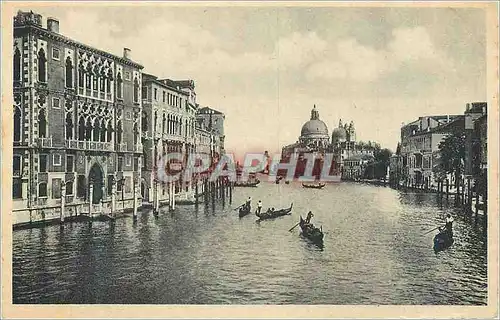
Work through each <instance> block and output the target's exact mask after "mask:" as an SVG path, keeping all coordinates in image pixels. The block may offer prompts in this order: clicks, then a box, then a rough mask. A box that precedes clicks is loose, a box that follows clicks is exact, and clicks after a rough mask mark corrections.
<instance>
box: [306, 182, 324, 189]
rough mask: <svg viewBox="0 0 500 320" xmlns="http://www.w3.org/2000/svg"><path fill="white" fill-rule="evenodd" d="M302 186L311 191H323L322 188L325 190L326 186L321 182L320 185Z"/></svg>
mask: <svg viewBox="0 0 500 320" xmlns="http://www.w3.org/2000/svg"><path fill="white" fill-rule="evenodd" d="M302 186H303V187H304V188H309V189H322V188H324V187H325V186H326V184H325V183H321V182H320V183H318V184H305V183H303V184H302Z"/></svg>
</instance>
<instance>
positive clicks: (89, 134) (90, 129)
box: [85, 117, 92, 141]
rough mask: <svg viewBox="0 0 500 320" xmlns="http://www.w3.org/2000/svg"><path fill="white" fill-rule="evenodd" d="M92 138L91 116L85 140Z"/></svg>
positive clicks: (86, 127) (86, 128)
mask: <svg viewBox="0 0 500 320" xmlns="http://www.w3.org/2000/svg"><path fill="white" fill-rule="evenodd" d="M91 139H92V123H91V122H90V117H89V118H87V124H86V125H85V140H87V141H90V140H91Z"/></svg>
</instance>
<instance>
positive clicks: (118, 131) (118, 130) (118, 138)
mask: <svg viewBox="0 0 500 320" xmlns="http://www.w3.org/2000/svg"><path fill="white" fill-rule="evenodd" d="M122 133H123V129H122V121H121V120H119V121H118V123H117V124H116V143H118V144H120V143H122Z"/></svg>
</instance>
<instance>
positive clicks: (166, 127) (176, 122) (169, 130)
mask: <svg viewBox="0 0 500 320" xmlns="http://www.w3.org/2000/svg"><path fill="white" fill-rule="evenodd" d="M157 128H158V111H156V112H155V115H154V118H153V130H156V129H157ZM147 130H148V122H147V113H144V114H143V116H142V131H147ZM159 131H160V132H161V133H162V134H172V135H184V136H191V135H192V134H194V121H189V120H187V119H186V120H182V119H181V118H178V117H175V116H171V115H169V116H167V115H166V114H165V113H164V114H163V116H162V118H161V127H160V130H159Z"/></svg>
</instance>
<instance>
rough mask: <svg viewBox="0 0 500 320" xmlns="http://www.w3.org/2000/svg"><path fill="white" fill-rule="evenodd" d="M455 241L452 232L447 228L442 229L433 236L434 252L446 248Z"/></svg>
mask: <svg viewBox="0 0 500 320" xmlns="http://www.w3.org/2000/svg"><path fill="white" fill-rule="evenodd" d="M454 242H455V240H454V239H453V234H452V233H451V232H449V231H448V230H447V229H443V230H442V231H440V232H439V233H438V234H436V235H435V236H434V252H435V253H438V252H440V251H443V250H446V249H448V248H449V247H451V245H452V244H453V243H454Z"/></svg>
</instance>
